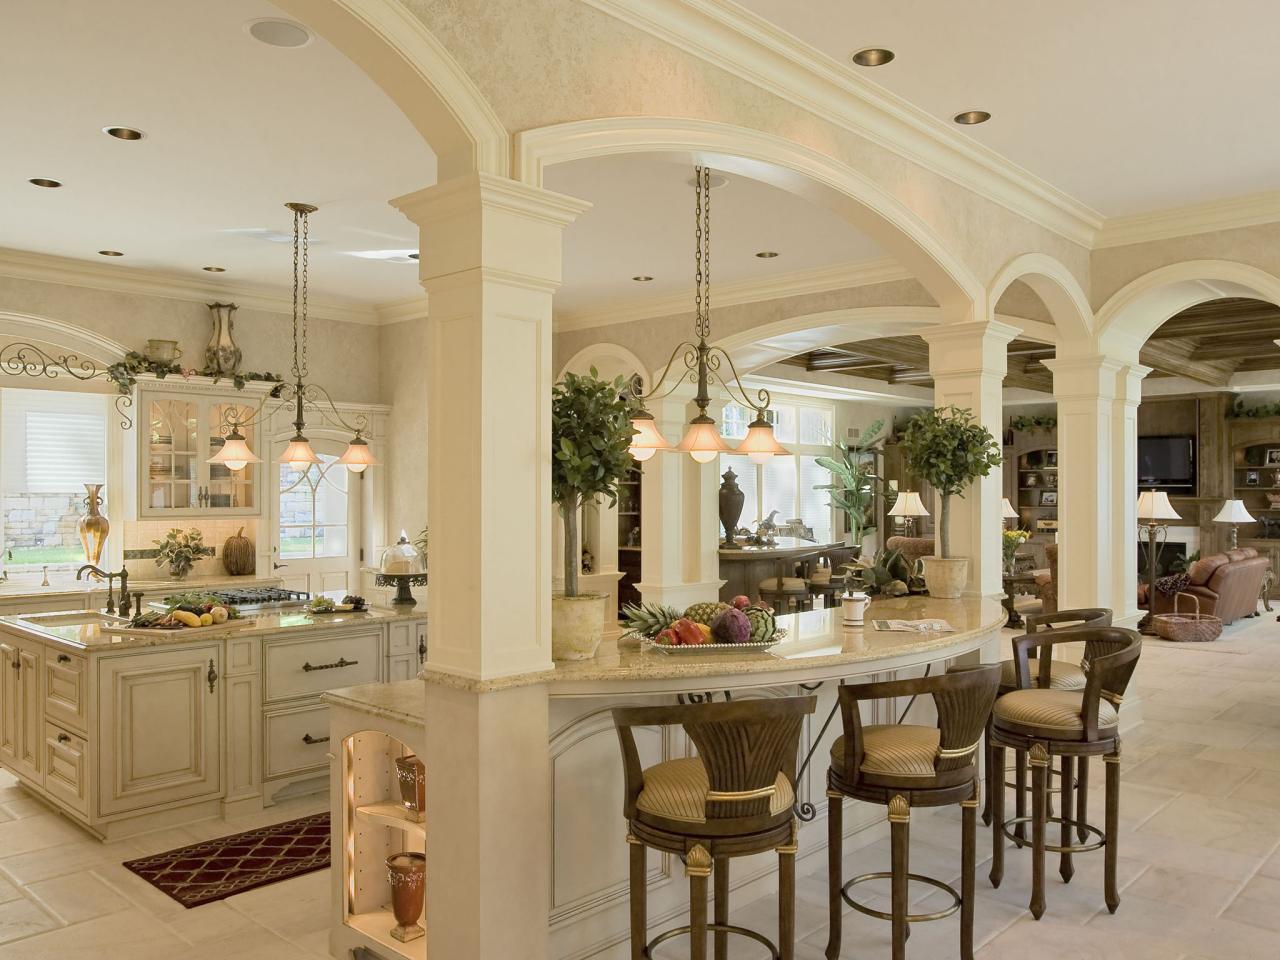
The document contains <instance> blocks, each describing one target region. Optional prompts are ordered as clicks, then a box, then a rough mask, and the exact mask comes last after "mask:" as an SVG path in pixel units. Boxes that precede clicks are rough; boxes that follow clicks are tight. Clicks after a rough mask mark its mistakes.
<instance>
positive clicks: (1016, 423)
mask: <svg viewBox="0 0 1280 960" xmlns="http://www.w3.org/2000/svg"><path fill="white" fill-rule="evenodd" d="M1057 425H1058V418H1057V417H1055V416H1051V415H1049V414H1043V415H1037V416H1031V417H1010V418H1009V429H1010V430H1017V431H1019V432H1023V433H1029V432H1032V431H1034V430H1052V429H1054V428H1055V427H1056V426H1057Z"/></svg>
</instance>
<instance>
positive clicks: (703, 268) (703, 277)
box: [693, 167, 711, 340]
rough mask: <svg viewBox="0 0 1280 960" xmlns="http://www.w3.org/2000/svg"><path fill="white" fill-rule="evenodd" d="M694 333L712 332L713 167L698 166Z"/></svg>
mask: <svg viewBox="0 0 1280 960" xmlns="http://www.w3.org/2000/svg"><path fill="white" fill-rule="evenodd" d="M693 188H694V198H695V199H694V212H693V224H694V254H693V256H694V282H695V285H696V290H695V292H694V312H695V318H694V326H695V330H694V332H695V333H696V334H697V335H698V337H699V339H703V340H705V339H706V338H707V337H709V336H710V335H711V168H710V167H694V177H693Z"/></svg>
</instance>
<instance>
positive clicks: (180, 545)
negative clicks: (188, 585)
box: [152, 527, 213, 580]
mask: <svg viewBox="0 0 1280 960" xmlns="http://www.w3.org/2000/svg"><path fill="white" fill-rule="evenodd" d="M152 543H154V544H155V545H156V546H157V547H159V548H160V550H159V552H158V553H157V554H156V566H157V567H163V566H166V565H167V566H168V567H169V573H170V574H171V575H172V576H174V577H176V578H177V579H179V580H181V579H182V578H183V577H185V576H186V575H187V574H188V573H190V572H191V568H192V567H193V566H195V562H196V561H197V560H199V559H201V558H202V557H212V556H213V547H206V546H205V545H204V534H202V533H201V532H200V531H199V530H197V529H196V528H195V527H192V528H191V529H190V530H188V531H187V532H186V533H183V532H182V530H180V529H179V528H177V527H174V528H173V529H172V530H170V531H169V532H168V533H166V534H165V537H164V539H163V540H153V541H152Z"/></svg>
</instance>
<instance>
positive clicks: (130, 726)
mask: <svg viewBox="0 0 1280 960" xmlns="http://www.w3.org/2000/svg"><path fill="white" fill-rule="evenodd" d="M221 674H222V654H221V645H217V644H209V645H201V646H195V647H182V648H180V649H177V650H165V651H163V652H160V653H145V654H139V655H136V656H121V657H104V658H103V659H102V660H100V661H99V663H98V748H99V761H98V790H97V795H98V813H99V815H101V816H110V815H111V814H116V813H125V812H128V811H135V810H141V809H145V808H148V807H156V806H160V805H163V804H168V803H174V802H177V801H181V800H191V799H195V798H199V797H208V796H214V795H217V793H218V792H219V789H220V786H221V778H220V769H221V759H220V757H219V751H220V747H221V726H222V724H221V718H222V709H221V703H222V684H221Z"/></svg>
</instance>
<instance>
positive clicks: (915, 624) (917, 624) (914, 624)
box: [871, 620, 956, 633]
mask: <svg viewBox="0 0 1280 960" xmlns="http://www.w3.org/2000/svg"><path fill="white" fill-rule="evenodd" d="M871 625H872V626H874V627H875V628H876V629H877V630H880V631H882V632H888V633H955V632H956V628H955V627H953V626H951V624H949V623H947V621H945V620H872V621H871Z"/></svg>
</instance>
